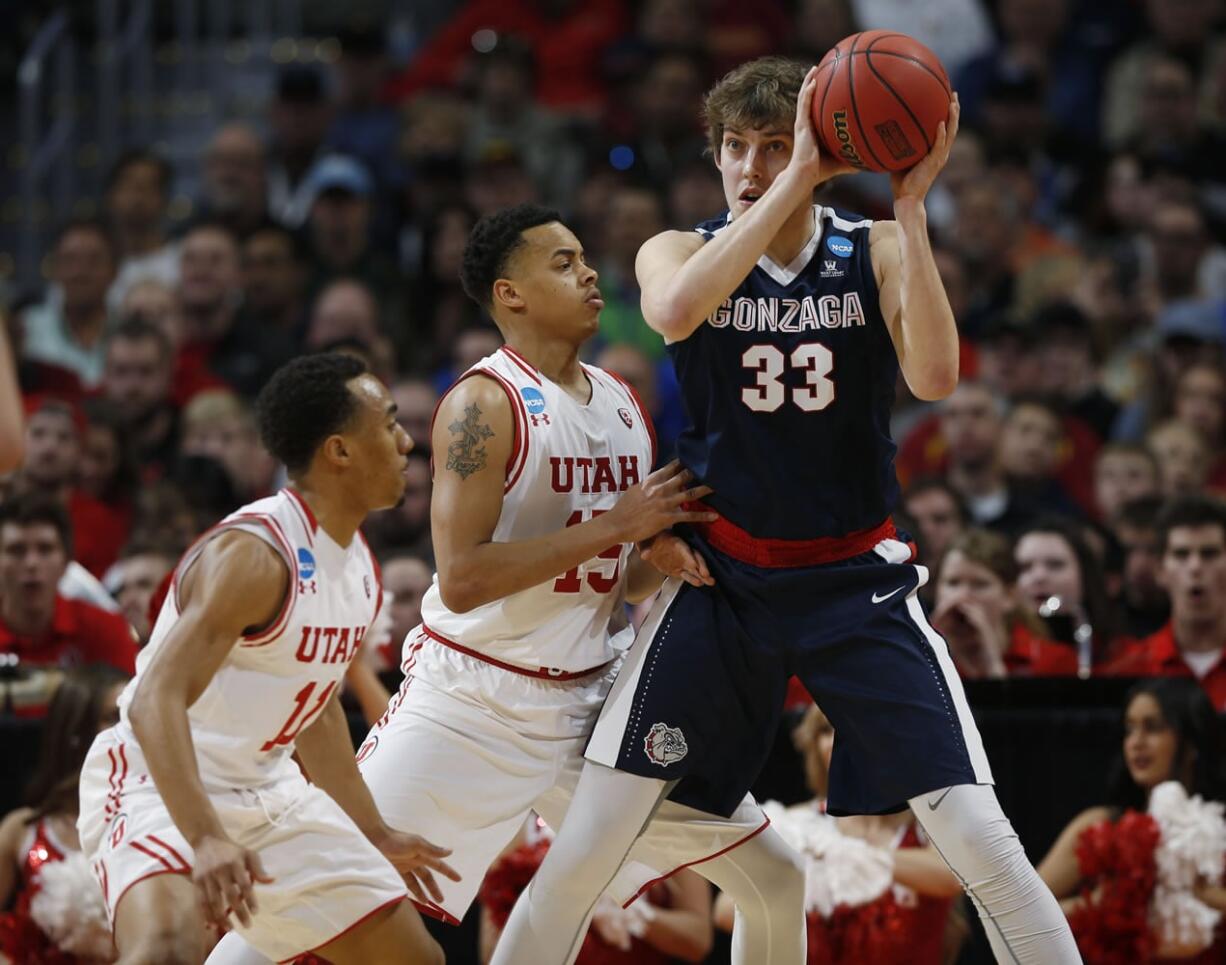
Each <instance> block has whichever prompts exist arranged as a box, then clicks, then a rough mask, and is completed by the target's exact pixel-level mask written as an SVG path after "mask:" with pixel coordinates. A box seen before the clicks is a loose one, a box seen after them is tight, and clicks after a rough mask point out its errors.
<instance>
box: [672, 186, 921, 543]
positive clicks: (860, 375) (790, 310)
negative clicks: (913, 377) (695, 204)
mask: <svg viewBox="0 0 1226 965" xmlns="http://www.w3.org/2000/svg"><path fill="white" fill-rule="evenodd" d="M814 213H815V217H816V219H817V230H816V231H815V232H814V235H813V238H812V239H811V240H810V242H809V244H807V245H806V246H805V248H804V250H803V251H802V252H801V253H800V254H799V255H798V256H797V258H796V260H795V261H793V262H792V264H790V265H788V266H786V267H783V266H780V265H777V264H775V263H774V262H773V261H772V260H771V259H770V258H768V257H767V256H765V255H764V256H763V257H762V258H761V259H760V260H759V261H758V263H757V265H755V266H754V269H753V270H752V271H751V272H750V273H749V276H748V277H747V278H746V279H745V280H744V281H743V282H741V284H740V285H738V286H737V288H736V290H735V291H734V292H733V293H732V295H731V296H730V297H729V298H728V299H727V300H725V301H724V303H723V304H722V305H721V306H720V307H719V308H718V309H717V310H716V311H715V312H714V313H713V314H712V315H711V317H710V318H708V319H707V320H706V322H705V323H704V324H702V325H701V326H699V327H698V328H697V329H696V330H695V331H694V332H693V333H692V334H691V335H690V336H689V337H688V338H686V339H685V340H683V341H680V342H676V343H674V344H672V345H670V346H669V347H668V351H669V353H670V354H671V356H672V359H673V365H674V367H675V368H676V370H677V377H678V380H679V381H680V383H681V395H682V399H683V401H684V403H685V408H686V412H687V415H688V417H689V419H688V422H689V424H688V427H687V428H686V429H685V431H684V432H683V433H682V434H681V437H680V439H679V441H678V443H677V452H678V455H679V456H680V458H681V461H682V463H683V464H684V465H685V466H686V467H687V468H689V469H690V470H692V471H693V473H694V475H695V476H697V477H698V478H699V479H700V480H701V481H702V482H704V483H706V484H707V485H708V486H711V487H712V488H713V489H714V490H715V494H714V495H713V496H710V497H709V498H708V499H707V502H708V503H709V504H710V505H711V507H712V508H713V509H715V510H716V511H718V512H719V513H720V514H721V515H722V516H723V517H724V519H726V520H728V521H729V522H731V523H733V524H734V525H735V526H737V527H740V528H741V529H742V530H744V531H746V532H747V533H748V534H749V535H750V536H752V537H755V538H757V539H783V540H818V539H836V540H837V539H839V538H841V537H844V536H847V535H848V534H851V533H855V532H858V531H864V530H870V529H872V528H874V527H878V526H880V525H881V524H882V523H883V522H884V521H886V520H887V519H888V517H889V515H890V512H891V511H892V509H893V508H894V504H895V502H896V501H897V498H898V480H897V478H896V476H895V474H894V452H895V449H896V446H895V445H894V442H893V440H892V439H891V438H890V431H889V423H890V410H891V407H892V406H893V403H894V383H895V379H896V378H897V375H898V358H897V356H896V354H895V352H894V346H893V343H892V342H891V340H890V336H889V333H888V331H887V329H886V326H885V322H884V320H883V319H882V316H881V310H880V308H879V306H878V303H877V282H876V279H875V278H874V276H873V266H872V261H871V258H870V255H869V241H868V235H869V228H870V226H871V224H872V222H871V221H867V220H864V219H861V218H860V217H859V216H857V215H851V214H846V213H844V212H839V211H836V210H834V209H833V208H824V207H820V206H815V208H814ZM727 225H728V219H727V216H726V215H725V216H724V217H721V218H717V219H714V220H712V221H707V222H704V223H703V224H701V225H699V226H698V231H700V232H701V233H702V234H703V236H704V237H706V238H707V240H710V239H711V238H713V237H714V236H715V235H716V234H717V233H718V232H719V231H721V230H723V229H724V228H725V227H727Z"/></svg>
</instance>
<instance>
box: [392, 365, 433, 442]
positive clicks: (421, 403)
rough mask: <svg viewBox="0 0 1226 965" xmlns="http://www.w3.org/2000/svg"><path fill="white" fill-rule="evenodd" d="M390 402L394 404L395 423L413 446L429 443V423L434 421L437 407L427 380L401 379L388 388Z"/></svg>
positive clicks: (431, 386)
mask: <svg viewBox="0 0 1226 965" xmlns="http://www.w3.org/2000/svg"><path fill="white" fill-rule="evenodd" d="M388 391H390V392H391V394H392V401H393V402H395V403H396V421H397V422H399V423H400V424H401V425H402V426H403V427H404V431H405V432H407V433H408V434H409V438H410V439H412V440H413V445H415V446H419V445H425V444H427V443H428V442H429V441H430V423H431V422H433V421H434V409H435V406H437V405H438V393H437V392H436V391H435V390H434V386H433V385H431V384H430V382H429V380H428V379H423V378H416V377H410V378H402V379H397V380H396V381H395V382H393V383H391V385H390V386H388Z"/></svg>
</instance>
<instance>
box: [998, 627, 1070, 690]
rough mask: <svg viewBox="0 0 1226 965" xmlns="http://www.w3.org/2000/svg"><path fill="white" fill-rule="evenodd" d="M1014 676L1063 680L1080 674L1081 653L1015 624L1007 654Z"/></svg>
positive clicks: (1007, 664) (1010, 674)
mask: <svg viewBox="0 0 1226 965" xmlns="http://www.w3.org/2000/svg"><path fill="white" fill-rule="evenodd" d="M1004 661H1005V669H1007V670H1008V671H1009V676H1010V677H1061V676H1074V677H1075V676H1076V675H1077V654H1075V653H1074V652H1073V649H1072V647H1067V646H1065V645H1064V644H1062V643H1054V642H1053V641H1051V640H1045V639H1044V638H1043V637H1040V636H1039V635H1038V634H1035V633H1032V632H1031V631H1030V630H1029V629H1027V628H1026V627H1025V626H1023V625H1022V624H1021V623H1015V624H1014V625H1013V631H1012V632H1011V633H1010V634H1009V649H1007V650H1006V651H1005V653H1004Z"/></svg>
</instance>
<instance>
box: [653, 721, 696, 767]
mask: <svg viewBox="0 0 1226 965" xmlns="http://www.w3.org/2000/svg"><path fill="white" fill-rule="evenodd" d="M643 750H644V752H645V753H646V754H647V759H648V760H649V761H651V762H652V763H653V764H659V765H660V766H661V767H668V765H669V764H676V763H677V761H679V760H681V759H682V758H683V757H685V755H686V754H688V753H689V751H690V748H689V746H688V745H687V744H686V742H685V735H683V734H682V733H681V728H679V727H669V726H668V725H667V724H652V725H651V730H650V731H648V733H647V736H646V737H644V738H643Z"/></svg>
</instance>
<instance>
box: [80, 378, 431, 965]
mask: <svg viewBox="0 0 1226 965" xmlns="http://www.w3.org/2000/svg"><path fill="white" fill-rule="evenodd" d="M257 411H258V415H259V422H260V431H261V435H262V436H263V438H264V442H265V444H266V445H267V447H268V448H269V450H270V451H271V452H272V454H273V455H274V456H276V457H277V458H279V459H280V460H281V461H282V462H284V463H285V465H286V467H287V469H288V471H289V475H290V479H291V481H292V488H289V489H283V490H282V491H281V492H279V493H278V494H276V495H275V496H270V497H268V498H267V499H261V500H259V501H257V502H254V503H251V504H250V505H248V506H245V507H243V508H242V509H240V510H238V511H237V512H235V513H233V514H231V515H230V516H228V517H226V518H225V519H224V520H223V521H222V522H221V523H220V524H218V525H217V526H216V527H214V528H213V529H212V530H211V531H209V532H208V533H206V534H205V535H204V536H203V537H201V539H200V540H199V541H197V543H196V544H195V545H194V546H193V547H192V548H191V549H189V550H188V552H187V553H186V554H185V555H184V557H183V559H182V561H181V562H180V563H179V565H178V567H177V569H176V571H175V574H174V578H173V582H172V584H171V588H170V592H169V593H168V595H167V598H166V602H165V603H164V604H163V606H162V609H161V612H160V614H159V616H158V620H157V623H156V624H155V626H154V629H153V633H152V636H151V639H150V642H149V644H148V646H146V647H145V649H144V650H143V651H142V652H141V654H140V657H139V659H138V661H137V674H136V677H135V678H134V680H133V681H132V683H131V684H130V685H129V686H128V687H127V688H126V689H125V690H124V692H123V694H122V695H121V697H120V701H119V705H120V715H121V716H120V722H119V723H118V724H117V725H116V726H114V727H112V728H110V729H109V730H106V731H103V732H102V733H101V734H99V736H98V738H97V740H96V741H95V743H94V745H93V747H92V748H91V749H90V752H89V755H88V756H87V758H86V761H85V765H84V767H83V769H82V772H81V811H80V819H79V829H80V834H81V846H82V850H83V851H84V852H85V854H86V856H87V858H88V859H89V861H90V863H91V865H92V866H93V868H94V871H95V873H96V874H97V877H98V880H99V882H100V884H101V886H102V890H103V894H104V896H105V899H106V903H107V909H108V912H109V913H110V915H111V918H112V922H113V926H114V933H115V943H116V947H117V949H118V952H119V956H120V960H121V961H123V962H124V963H158V965H164V963H168V962H172V963H196V962H200V961H201V960H202V959H203V958H204V955H205V954H206V953H207V950H208V944H209V942H208V938H207V936H208V928H209V926H224V925H226V924H232V925H233V926H234V927H235V928H237V930H238V931H239V932H241V933H242V934H243V935H244V936H246V938H247V939H248V941H250V943H251V944H252V945H253V946H254V947H256V948H258V949H260V951H261V952H262V953H263V954H265V955H267V956H268V957H269V958H272V959H274V960H277V961H282V960H288V959H292V958H294V957H296V956H297V955H299V954H302V953H304V952H307V951H311V950H317V951H319V953H320V954H321V955H322V956H324V957H325V958H327V959H328V960H329V961H332V962H338V963H345V962H353V963H358V962H370V961H379V962H406V963H408V962H439V961H441V960H442V953H441V950H440V949H439V948H438V946H437V944H436V943H435V942H434V940H433V939H432V938H430V936H429V935H428V934H427V933H426V931H425V928H424V926H423V925H422V922H421V919H420V917H419V916H418V914H417V912H416V910H415V909H414V908H413V906H412V905H411V904H410V903H409V902H407V901H404V899H405V898H406V897H407V894H406V889H405V885H406V884H408V885H409V887H410V889H411V890H412V891H413V892H414V894H417V895H420V896H421V897H422V898H423V899H424V898H425V897H426V895H427V892H432V893H434V894H437V893H438V889H437V885H436V884H435V883H434V878H433V875H432V874H431V871H430V869H431V868H434V869H435V870H437V871H439V872H440V874H443V875H450V876H454V874H455V873H454V872H453V871H452V870H451V869H450V868H449V867H448V866H447V865H446V864H445V863H444V862H443V861H442V858H443V857H444V856H445V855H446V854H447V852H446V851H445V850H443V849H440V848H435V847H434V846H432V845H430V844H428V843H426V842H425V841H423V840H422V839H420V838H417V837H415V836H413V835H409V834H404V833H402V832H400V831H395V830H393V829H391V828H390V827H388V825H387V824H385V823H384V821H383V819H382V817H381V816H380V814H379V812H378V810H377V809H376V807H375V804H374V802H373V801H372V800H371V797H370V793H369V791H368V790H367V789H366V785H365V784H364V783H363V782H362V780H361V778H360V776H359V775H358V771H357V768H356V766H355V765H354V761H353V754H352V745H351V744H350V742H349V732H348V727H347V725H346V722H345V718H344V715H343V713H342V711H341V708H340V704H339V702H338V700H337V689H338V686H339V684H340V680H341V677H342V676H343V674H344V672H345V669H346V668H347V667H348V665H349V662H350V661H351V660H352V659H353V656H354V654H355V653H356V652H357V649H358V647H359V646H360V645H361V642H362V638H363V636H364V635H365V633H366V631H367V629H368V628H369V626H370V624H371V622H372V621H373V620H374V618H375V615H376V613H377V612H378V609H379V606H380V604H381V596H382V590H381V587H380V581H379V570H378V567H377V565H376V563H375V561H374V558H373V557H372V556H371V553H370V550H369V548H368V547H367V546H366V543H365V540H363V539H362V537H361V534H360V533H359V532H358V526H359V525H360V524H361V522H362V521H363V519H364V518H365V517H366V514H367V513H368V512H370V511H371V510H374V509H380V508H383V507H387V506H391V505H393V504H395V503H396V501H397V500H398V499H400V498H401V496H402V495H403V492H404V476H403V471H404V467H405V463H406V460H405V454H406V453H407V452H408V450H409V448H410V446H411V445H412V443H411V441H410V440H409V438H408V436H407V435H406V434H405V432H404V430H403V429H402V428H401V427H400V426H399V424H398V423H397V422H396V418H395V406H394V405H393V403H392V401H391V397H390V396H389V394H388V392H387V389H386V388H385V387H384V386H383V385H382V384H381V383H380V382H379V380H378V379H376V378H375V377H374V376H372V375H370V374H368V373H366V371H365V369H364V367H363V365H362V363H361V362H358V361H356V360H354V359H352V358H349V357H347V356H342V355H317V356H310V357H306V358H300V359H297V360H295V361H293V362H291V363H290V364H288V365H287V366H285V367H284V368H283V369H281V370H280V371H279V372H278V373H277V374H276V375H275V376H274V377H273V379H272V380H271V381H270V382H269V384H268V385H267V386H266V387H265V389H264V391H263V392H262V393H261V395H260V399H259V402H258V404H257ZM295 753H296V754H297V756H298V758H299V759H300V761H301V763H302V766H303V767H304V768H305V769H306V771H307V772H308V773H309V775H310V779H311V781H312V782H313V783H308V782H307V780H306V779H305V778H304V776H303V774H302V771H301V770H300V769H299V767H298V765H297V764H296V763H295V761H294V760H293V757H292V755H293V754H295ZM402 875H403V877H402Z"/></svg>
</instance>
